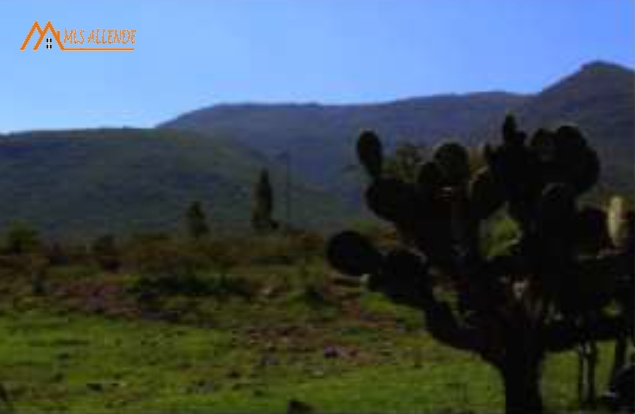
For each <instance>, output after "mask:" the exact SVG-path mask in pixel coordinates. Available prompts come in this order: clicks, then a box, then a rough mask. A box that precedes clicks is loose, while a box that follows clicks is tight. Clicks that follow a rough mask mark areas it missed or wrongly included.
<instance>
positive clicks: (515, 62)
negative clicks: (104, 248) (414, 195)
mask: <svg viewBox="0 0 635 414" xmlns="http://www.w3.org/2000/svg"><path fill="white" fill-rule="evenodd" d="M634 4H635V2H633V1H632V0H577V1H573V0H513V1H512V0H461V1H459V0H452V1H449V0H216V1H208V2H203V1H189V2H187V1H183V0H181V1H160V0H158V1H151V0H146V1H140V0H139V1H84V2H80V1H55V2H53V1H28V0H27V1H6V2H5V1H3V2H2V3H0V39H1V40H2V42H0V62H1V64H0V131H4V132H6V131H16V130H24V129H48V128H51V129H56V128H79V127H100V126H122V125H126V126H153V125H155V124H157V123H159V122H162V121H164V120H167V119H169V118H172V117H174V116H176V115H178V114H179V113H182V112H185V111H188V110H192V109H196V108H200V107H203V106H209V105H212V104H215V103H221V102H255V101H257V102H288V101H294V102H323V103H350V102H376V101H384V100H393V99H398V98H403V97H411V96H418V95H430V94H437V93H447V92H456V93H463V92H470V91H482V90H508V91H515V92H535V91H538V90H540V89H541V88H542V87H544V86H546V85H548V84H549V83H550V82H553V81H555V80H557V79H558V78H560V77H562V76H563V75H565V74H568V73H570V72H573V71H575V70H576V69H577V68H578V67H579V66H580V65H582V64H583V63H585V62H588V61H590V60H596V59H601V60H608V61H612V62H617V63H621V64H623V65H626V66H630V67H633V65H634V63H635V57H634V52H633V50H634V46H635V39H634V31H635V29H634V25H633V18H634V17H633V16H634V12H635V10H634V7H635V6H634ZM35 20H38V21H39V22H40V23H41V24H45V22H46V21H47V20H51V21H52V23H53V24H54V25H55V27H56V28H57V29H58V30H60V29H62V32H63V28H64V27H67V28H69V29H70V28H78V29H81V28H83V29H87V30H90V29H93V28H108V29H110V28H118V29H124V28H125V29H135V30H137V32H136V33H137V35H136V38H137V44H136V45H135V49H136V50H135V51H134V52H130V53H103V52H101V53H64V52H61V51H59V50H57V49H53V50H46V49H45V48H44V47H40V49H39V50H38V51H36V52H33V51H31V50H30V48H29V49H27V51H24V52H20V51H19V47H20V45H21V44H22V42H23V40H24V38H25V36H26V34H27V32H28V30H29V29H30V27H31V25H32V24H33V22H34V21H35ZM33 45H34V40H33V41H32V43H31V47H32V46H33Z"/></svg>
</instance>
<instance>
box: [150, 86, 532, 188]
mask: <svg viewBox="0 0 635 414" xmlns="http://www.w3.org/2000/svg"><path fill="white" fill-rule="evenodd" d="M525 99H526V98H525V97H524V96H522V95H515V94H508V93H501V92H491V93H475V94H467V95H440V96H433V97H425V98H413V99H406V100H400V101H395V102H389V103H381V104H369V105H317V104H304V105H300V104H296V105H292V104H280V105H264V104H249V105H218V106H213V107H210V108H205V109H200V110H197V111H193V112H189V113H186V114H183V115H181V116H179V117H177V118H176V119H174V120H172V121H169V122H166V123H164V124H161V125H160V126H159V128H164V129H177V130H186V131H195V132H198V133H202V134H211V135H218V134H220V135H223V136H228V137H231V138H232V139H234V140H236V142H239V143H241V144H243V145H246V146H249V147H250V148H254V149H256V150H258V151H261V152H262V153H263V154H265V155H267V156H269V157H276V156H277V155H278V154H279V153H281V152H287V153H289V154H290V155H291V159H292V165H293V166H294V168H295V169H296V171H298V172H299V173H300V174H301V176H302V177H304V178H307V179H310V180H312V181H313V182H316V183H320V184H326V185H327V186H329V185H330V184H332V183H337V182H338V181H339V180H340V178H341V174H342V171H343V170H344V169H346V167H347V166H348V165H350V164H351V163H353V162H354V160H355V158H354V146H355V139H356V135H357V134H358V133H359V132H360V130H362V129H365V128H372V129H374V130H376V131H377V132H378V133H379V134H380V136H381V137H382V138H383V140H384V142H385V143H386V144H388V146H391V145H393V144H395V143H396V142H397V141H399V140H418V141H424V142H428V143H433V142H436V141H438V140H439V139H441V138H443V137H447V136H462V135H465V134H467V133H468V132H470V131H472V130H474V129H475V128H477V127H479V126H481V125H483V124H486V123H487V122H489V121H493V120H495V119H498V118H500V117H501V116H503V114H504V113H505V111H506V110H508V109H510V108H514V107H516V106H518V105H519V104H520V103H522V102H524V100H525Z"/></svg>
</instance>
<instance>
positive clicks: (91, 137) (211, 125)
mask: <svg viewBox="0 0 635 414" xmlns="http://www.w3.org/2000/svg"><path fill="white" fill-rule="evenodd" d="M634 81H635V78H634V73H633V71H632V70H630V69H627V68H624V67H621V66H618V65H613V64H609V63H604V62H592V63H589V64H587V65H585V66H583V67H582V68H581V69H580V70H578V71H577V72H575V73H573V74H571V75H569V76H567V77H565V78H563V79H562V80H560V81H558V82H556V83H554V84H553V85H550V86H548V87H546V88H545V89H544V90H542V91H539V92H538V93H536V94H532V95H518V94H510V93H504V92H488V93H473V94H466V95H441V96H433V97H425V98H413V99H407V100H400V101H395V102H388V103H379V104H368V105H317V104H306V105H293V104H288V105H286V104H280V105H264V104H263V105H259V104H250V105H218V106H214V107H211V108H205V109H200V110H197V111H193V112H189V113H186V114H183V115H181V116H179V117H178V118H176V119H174V120H172V121H169V122H166V123H164V124H161V125H159V127H158V128H155V129H94V130H74V131H55V132H48V131H42V132H24V133H15V134H8V135H0V232H2V231H3V229H5V228H6V226H7V225H8V224H9V222H10V221H16V220H23V221H28V222H30V223H32V224H35V225H36V226H38V227H39V228H41V229H43V230H44V231H45V232H46V233H48V234H52V235H64V236H68V235H75V236H78V237H84V236H95V235H98V234H101V233H105V232H114V233H130V232H133V231H143V230H166V229H173V228H175V227H177V226H179V225H182V222H181V220H182V215H183V211H184V210H185V209H186V207H187V206H188V204H189V203H191V202H192V201H194V200H200V201H202V202H203V204H204V206H205V208H206V210H207V213H208V216H209V217H210V221H211V222H212V226H213V227H214V229H215V231H218V232H225V231H242V230H244V229H246V228H247V227H248V226H249V218H250V205H251V193H252V188H253V185H254V182H255V180H256V178H257V176H258V172H259V170H260V169H261V168H263V167H266V168H269V170H270V172H271V176H272V182H273V186H274V193H275V194H276V204H277V218H278V219H284V216H285V208H284V207H285V204H286V203H285V198H284V197H283V193H284V192H285V190H284V189H286V186H287V176H286V171H285V167H286V166H287V163H288V162H289V163H290V165H291V166H292V172H293V174H291V175H290V176H289V177H290V179H291V183H292V185H291V187H292V191H291V193H292V197H291V201H292V219H293V220H292V221H293V222H294V223H296V224H299V225H302V226H303V227H304V226H307V227H313V228H316V229H321V230H330V229H332V228H333V227H335V226H337V225H339V224H340V223H342V220H350V219H351V217H360V214H363V212H364V210H363V209H361V208H360V203H359V201H360V200H359V197H360V194H361V188H360V187H361V184H362V182H363V177H362V174H360V172H359V169H358V167H357V166H356V165H357V163H356V161H355V154H354V152H355V139H356V135H357V134H358V132H359V131H360V130H361V129H365V128H370V129H374V130H376V131H377V132H378V133H379V134H380V136H381V137H382V138H383V139H384V142H385V143H386V146H387V147H388V148H391V147H394V145H395V144H396V143H397V142H399V141H400V140H410V141H414V142H418V143H424V144H426V145H434V144H435V143H436V142H438V141H439V140H441V139H444V138H448V137H451V138H453V139H457V140H461V141H463V142H465V143H467V144H469V145H476V144H477V143H482V142H483V141H486V140H492V139H494V138H497V136H498V134H499V129H500V123H501V120H502V119H503V116H504V114H505V112H507V111H510V110H511V111H513V112H515V113H516V114H517V115H518V117H519V118H520V123H521V126H522V127H523V128H526V129H527V130H528V131H529V132H532V130H534V129H535V128H538V127H539V126H549V125H556V124H558V123H561V122H573V123H576V124H578V125H579V126H580V127H581V128H582V129H583V131H585V133H586V135H587V137H588V139H589V140H590V141H591V143H592V144H593V145H594V147H596V148H597V149H598V151H599V153H600V156H601V158H602V165H603V173H602V174H603V176H602V183H601V186H600V189H601V190H603V193H606V192H614V191H620V192H623V193H625V194H627V195H632V193H633V187H634V181H635V172H634V168H635V167H634V165H635V162H634V158H635V157H634V149H635V145H634V136H635V119H634V118H635V104H634V90H635V84H634Z"/></svg>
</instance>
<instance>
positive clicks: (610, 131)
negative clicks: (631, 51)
mask: <svg viewBox="0 0 635 414" xmlns="http://www.w3.org/2000/svg"><path fill="white" fill-rule="evenodd" d="M516 112H517V113H518V116H519V120H520V122H521V124H522V125H526V126H528V127H529V128H532V129H535V128H538V127H540V126H553V125H557V124H560V123H574V124H577V125H578V126H579V127H580V128H581V129H582V130H583V131H584V132H585V134H586V136H587V138H588V139H589V141H590V142H591V143H592V145H593V146H594V147H595V148H596V149H597V150H598V152H599V154H600V158H601V159H602V161H603V164H602V166H603V177H602V182H603V185H604V186H605V187H606V186H609V187H613V189H615V190H618V191H621V192H626V193H628V194H629V195H632V193H633V187H634V181H635V162H634V161H635V74H634V72H633V71H632V70H630V69H627V68H625V67H622V66H618V65H614V64H610V63H605V62H591V63H589V64H586V65H584V66H583V67H582V68H581V69H580V70H579V71H578V72H576V73H574V74H573V75H570V76H567V77H565V78H564V79H562V80H561V81H559V82H556V83H555V84H554V85H552V86H549V87H548V88H546V89H544V90H543V91H541V92H540V93H538V94H537V95H536V96H534V97H533V98H531V99H530V100H528V101H527V102H525V103H524V104H523V105H521V106H520V107H519V108H517V110H516Z"/></svg>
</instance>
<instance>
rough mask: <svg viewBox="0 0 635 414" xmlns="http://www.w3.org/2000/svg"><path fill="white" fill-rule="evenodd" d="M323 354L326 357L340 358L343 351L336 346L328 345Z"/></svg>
mask: <svg viewBox="0 0 635 414" xmlns="http://www.w3.org/2000/svg"><path fill="white" fill-rule="evenodd" d="M322 354H323V355H324V358H339V357H341V356H342V351H341V350H340V349H339V348H337V347H335V346H327V347H326V348H324V352H323V353H322Z"/></svg>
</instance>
